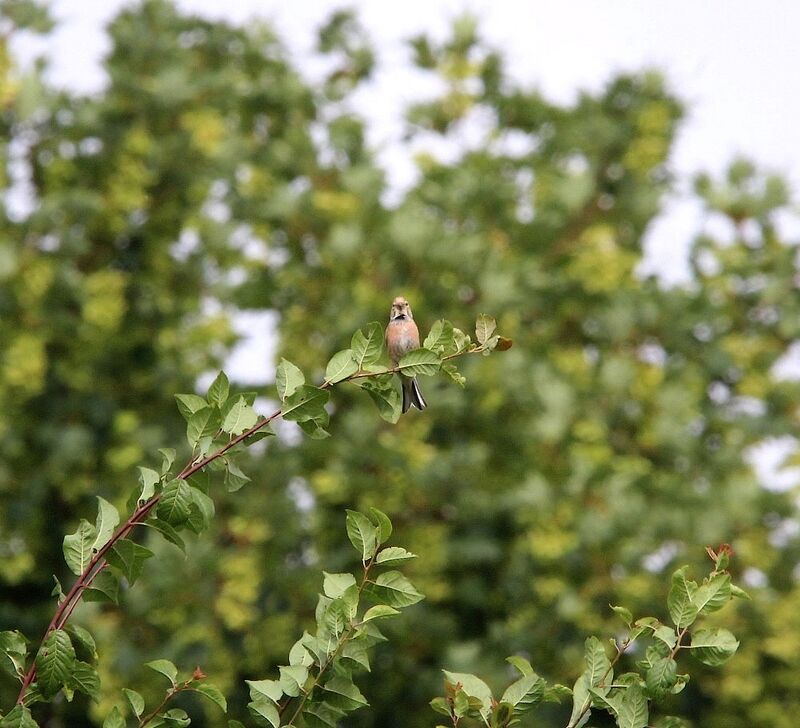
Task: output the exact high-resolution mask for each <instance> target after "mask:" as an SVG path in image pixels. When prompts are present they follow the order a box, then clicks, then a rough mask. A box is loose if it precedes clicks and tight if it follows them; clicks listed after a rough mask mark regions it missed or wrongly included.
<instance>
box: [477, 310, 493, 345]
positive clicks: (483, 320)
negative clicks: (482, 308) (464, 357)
mask: <svg viewBox="0 0 800 728" xmlns="http://www.w3.org/2000/svg"><path fill="white" fill-rule="evenodd" d="M496 328H497V324H496V323H495V320H494V319H493V318H492V317H491V316H487V315H486V314H485V313H482V314H481V315H480V316H478V320H477V321H476V322H475V338H476V339H477V340H478V343H479V344H481V345H483V344H485V343H486V342H487V341H488V340H489V338H490V337H491V336H492V334H494V330H495V329H496Z"/></svg>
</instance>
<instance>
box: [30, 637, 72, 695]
mask: <svg viewBox="0 0 800 728" xmlns="http://www.w3.org/2000/svg"><path fill="white" fill-rule="evenodd" d="M74 668H75V649H74V648H73V646H72V642H71V641H70V639H69V635H68V634H67V633H66V632H65V631H64V630H62V629H54V630H53V631H52V632H50V634H48V635H47V638H46V639H45V641H44V643H43V644H42V646H41V648H40V649H39V653H38V654H37V655H36V675H37V682H38V685H39V690H41V692H42V695H43V696H44V697H45V698H52V697H53V696H54V695H55V694H56V693H57V692H58V691H59V690H60V689H61V687H62V686H64V685H66V684H67V683H68V681H69V677H70V674H71V673H72V671H73V670H74Z"/></svg>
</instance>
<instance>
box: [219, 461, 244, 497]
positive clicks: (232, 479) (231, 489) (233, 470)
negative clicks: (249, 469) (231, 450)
mask: <svg viewBox="0 0 800 728" xmlns="http://www.w3.org/2000/svg"><path fill="white" fill-rule="evenodd" d="M225 466H226V467H225V487H226V488H227V489H228V493H235V492H236V491H237V490H239V489H240V488H241V487H242V486H244V485H245V484H246V483H249V482H250V478H248V477H247V476H246V475H245V474H244V473H243V472H242V471H241V470H240V469H239V466H238V465H237V464H236V463H235V462H233V460H228V459H226V460H225Z"/></svg>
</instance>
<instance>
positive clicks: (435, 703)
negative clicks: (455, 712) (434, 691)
mask: <svg viewBox="0 0 800 728" xmlns="http://www.w3.org/2000/svg"><path fill="white" fill-rule="evenodd" d="M430 706H431V708H433V709H434V710H435V711H436V712H437V713H441V714H442V715H446V716H448V717H450V703H448V702H447V699H446V698H434V699H433V700H431V702H430Z"/></svg>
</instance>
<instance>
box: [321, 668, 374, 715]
mask: <svg viewBox="0 0 800 728" xmlns="http://www.w3.org/2000/svg"><path fill="white" fill-rule="evenodd" d="M324 689H325V691H326V692H328V693H330V695H327V696H326V698H325V699H326V701H327V702H328V703H330V704H331V705H333V706H334V707H335V708H339V710H344V711H345V712H347V713H349V712H350V711H353V710H358V709H359V708H363V707H364V706H365V705H368V703H367V699H366V698H365V697H364V696H363V695H362V694H361V691H360V690H359V689H358V688H357V687H356V686H355V684H353V682H352V681H351V680H348V679H347V678H344V677H339V676H336V677H333V678H331V679H330V680H328V682H327V683H325V685H324Z"/></svg>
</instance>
